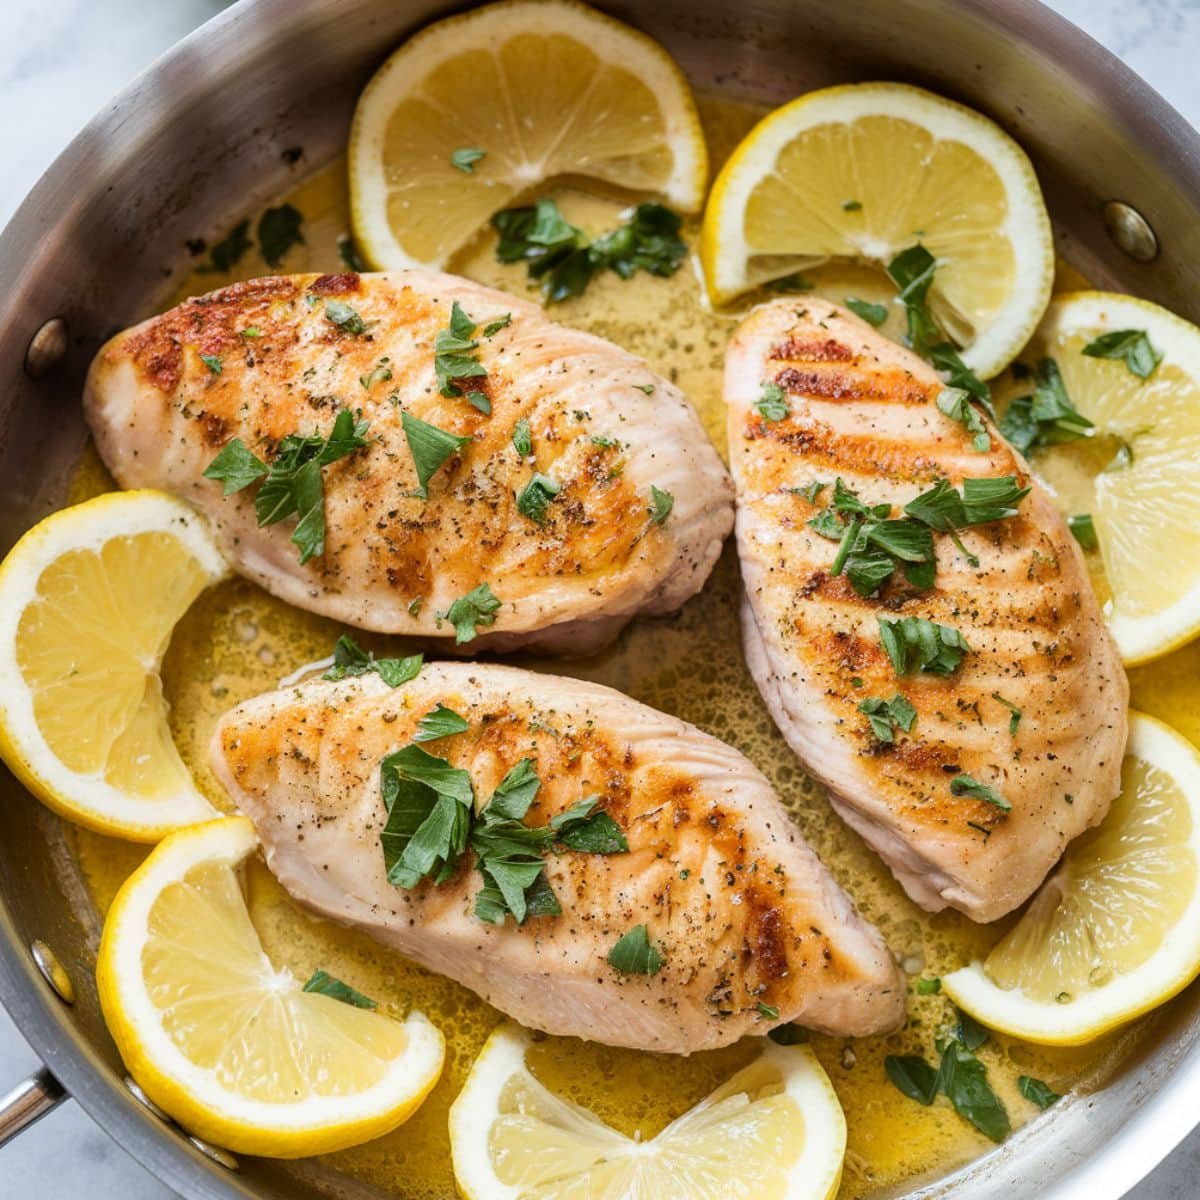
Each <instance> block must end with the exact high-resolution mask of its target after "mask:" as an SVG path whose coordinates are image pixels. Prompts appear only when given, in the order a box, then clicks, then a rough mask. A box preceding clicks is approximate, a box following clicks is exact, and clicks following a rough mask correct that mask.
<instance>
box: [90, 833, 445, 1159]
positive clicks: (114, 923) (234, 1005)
mask: <svg viewBox="0 0 1200 1200" xmlns="http://www.w3.org/2000/svg"><path fill="white" fill-rule="evenodd" d="M257 845H258V842H257V839H256V837H255V834H254V828H253V826H252V825H251V824H250V822H249V821H248V820H246V819H245V818H244V817H228V818H226V819H224V820H219V821H210V822H208V823H207V824H204V825H196V826H193V827H192V828H191V829H184V830H181V831H179V832H178V833H174V834H172V835H171V836H169V837H167V838H165V839H164V840H163V841H162V842H160V843H159V845H158V846H157V847H155V849H154V850H153V851H152V852H151V854H150V857H149V858H147V859H146V861H145V862H144V863H143V864H142V865H141V866H140V867H139V868H138V869H137V870H136V871H135V872H134V873H133V874H132V875H131V876H130V877H129V879H128V880H127V881H126V882H125V884H124V886H123V887H122V888H121V890H120V892H118V894H117V897H116V899H115V900H114V901H113V904H112V907H111V908H110V909H109V912H108V917H107V919H106V920H105V923H104V933H103V936H102V937H101V939H100V955H99V959H98V961H97V964H96V982H97V984H98V987H99V991H100V1005H101V1008H102V1009H103V1011H104V1019H105V1021H106V1022H107V1023H108V1028H109V1031H110V1032H111V1033H112V1036H113V1040H114V1041H115V1042H116V1043H117V1048H118V1049H119V1050H120V1052H121V1057H122V1058H123V1059H124V1060H125V1065H126V1066H127V1067H128V1068H129V1073H130V1074H131V1075H132V1076H133V1078H134V1079H135V1080H137V1082H138V1083H139V1084H140V1085H141V1086H142V1088H143V1089H144V1090H145V1092H146V1094H147V1095H148V1096H149V1097H150V1098H151V1099H152V1100H153V1101H154V1102H155V1103H156V1104H158V1105H159V1107H160V1108H162V1109H163V1110H164V1111H166V1112H167V1113H168V1114H170V1115H171V1116H172V1117H174V1118H175V1120H177V1121H178V1122H179V1123H180V1124H181V1125H182V1126H183V1127H184V1128H185V1129H187V1130H189V1131H190V1132H192V1133H195V1134H198V1135H199V1136H200V1137H203V1138H207V1139H209V1140H210V1141H214V1142H216V1143H218V1144H219V1145H222V1146H227V1147H229V1149H231V1150H236V1151H240V1152H242V1153H245V1154H262V1155H268V1156H270V1157H275V1158H294V1157H300V1156H302V1155H308V1154H323V1153H326V1152H327V1151H331V1150H338V1149H342V1148H344V1147H346V1146H354V1145H358V1144H359V1143H360V1142H364V1141H367V1140H368V1139H370V1138H373V1137H377V1136H379V1135H380V1134H383V1133H386V1132H387V1131H388V1130H390V1129H394V1128H395V1127H396V1126H397V1125H399V1124H400V1123H401V1122H402V1121H404V1120H405V1118H407V1117H408V1116H409V1115H410V1114H411V1113H413V1112H414V1111H415V1110H416V1108H417V1106H418V1105H419V1104H420V1103H421V1101H422V1100H423V1099H424V1098H425V1097H426V1095H428V1093H429V1091H430V1089H431V1088H432V1087H433V1085H434V1084H435V1083H436V1082H437V1080H438V1076H439V1075H440V1074H441V1071H442V1060H443V1056H444V1053H445V1044H444V1042H443V1040H442V1035H441V1034H440V1033H439V1032H438V1031H437V1029H435V1028H434V1026H433V1025H431V1024H430V1023H429V1022H428V1021H427V1020H426V1019H425V1018H424V1017H423V1016H421V1015H420V1014H418V1013H412V1014H410V1015H409V1016H408V1018H407V1019H406V1020H404V1021H394V1020H392V1019H390V1018H389V1017H385V1016H381V1015H380V1014H379V1013H376V1012H372V1011H369V1010H367V1009H364V1008H357V1007H355V1006H354V1005H352V1004H347V1003H344V1002H342V1001H341V1000H335V999H333V998H332V997H330V996H325V995H321V994H318V993H314V992H305V991H304V990H303V989H302V988H301V985H300V983H299V981H297V980H296V979H294V978H293V977H292V975H291V974H290V972H288V971H286V970H279V969H276V968H275V967H273V966H272V965H271V963H270V961H269V960H268V959H267V956H266V955H265V954H264V953H263V949H262V945H261V944H260V942H259V939H258V934H257V933H256V932H255V930H254V926H253V925H252V924H251V923H250V916H249V914H248V913H247V911H246V902H245V899H244V898H243V896H242V891H241V888H240V886H239V881H238V875H237V868H238V865H239V864H240V863H241V862H242V861H243V860H244V859H246V858H247V857H248V856H249V855H251V854H252V853H253V852H254V850H255V849H256V847H257Z"/></svg>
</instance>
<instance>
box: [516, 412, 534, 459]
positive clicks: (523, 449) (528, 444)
mask: <svg viewBox="0 0 1200 1200" xmlns="http://www.w3.org/2000/svg"><path fill="white" fill-rule="evenodd" d="M512 444H513V448H514V449H515V450H516V452H517V453H518V454H519V455H520V456H521V457H522V458H528V457H529V456H530V455H531V454H532V453H533V433H532V432H531V431H530V428H529V422H528V420H526V418H525V417H521V418H519V419H518V421H517V423H516V424H515V425H514V426H513V431H512Z"/></svg>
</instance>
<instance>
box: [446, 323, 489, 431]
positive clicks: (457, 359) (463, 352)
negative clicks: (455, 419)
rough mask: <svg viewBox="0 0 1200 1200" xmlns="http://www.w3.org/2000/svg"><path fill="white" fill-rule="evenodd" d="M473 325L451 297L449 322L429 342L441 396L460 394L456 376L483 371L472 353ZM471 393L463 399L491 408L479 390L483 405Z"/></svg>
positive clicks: (476, 376)
mask: <svg viewBox="0 0 1200 1200" xmlns="http://www.w3.org/2000/svg"><path fill="white" fill-rule="evenodd" d="M475 329H476V325H475V322H474V321H473V320H472V319H471V318H470V317H469V316H468V315H467V314H466V312H464V311H463V307H462V305H461V304H459V302H458V301H457V300H455V301H454V303H453V304H452V305H451V307H450V324H449V326H448V327H447V328H445V329H441V330H439V331H438V335H437V337H436V338H435V339H434V342H433V369H434V372H435V374H436V375H437V384H438V390H439V391H440V392H441V393H442V395H443V396H461V395H463V390H462V387H461V386H460V385H459V382H458V381H459V380H460V379H481V378H483V377H485V376H486V375H487V368H486V367H485V366H484V365H483V363H481V362H480V361H479V359H478V358H476V356H475V354H474V351H475V350H477V349H478V348H479V343H478V342H477V341H475V340H474V333H475ZM474 395H476V393H474V392H472V393H471V394H470V395H469V396H468V397H467V399H468V400H471V402H472V403H473V404H475V405H476V407H477V408H482V409H483V411H485V412H488V411H490V410H491V405H490V403H489V402H488V399H487V397H486V396H484V395H483V393H482V392H480V393H478V395H479V396H480V398H481V399H482V400H483V405H480V404H478V403H477V402H476V401H475V400H474V399H472V397H473V396H474ZM484 406H486V407H484Z"/></svg>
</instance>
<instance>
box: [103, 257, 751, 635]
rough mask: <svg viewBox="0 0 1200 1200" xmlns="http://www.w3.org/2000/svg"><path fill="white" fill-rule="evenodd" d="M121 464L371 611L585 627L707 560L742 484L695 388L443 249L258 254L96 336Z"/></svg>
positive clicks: (388, 628)
mask: <svg viewBox="0 0 1200 1200" xmlns="http://www.w3.org/2000/svg"><path fill="white" fill-rule="evenodd" d="M84 408H85V413H86V415H87V419H88V422H89V424H90V425H91V428H92V431H93V433H94V435H95V438H96V444H97V446H98V447H99V450H100V454H101V456H102V457H103V459H104V461H105V463H106V464H107V465H108V467H109V469H110V470H111V471H112V473H113V475H114V476H115V477H116V479H117V482H118V483H120V484H121V486H122V487H130V488H132V487H154V488H162V489H165V490H166V491H169V492H174V493H175V494H176V495H178V496H181V497H183V498H184V499H186V500H188V501H190V502H191V503H192V504H194V505H195V506H196V507H197V508H199V509H200V510H201V511H203V512H204V513H205V514H206V515H207V516H208V517H209V518H210V520H211V522H212V524H213V527H214V529H215V530H216V533H217V536H218V538H219V540H220V542H221V545H222V547H223V549H224V551H225V553H226V555H227V556H228V557H229V559H230V560H231V562H232V563H233V564H234V566H235V567H236V568H237V569H238V570H240V571H241V572H242V573H243V574H245V575H246V576H248V577H249V578H250V579H253V580H254V581H255V582H256V583H259V584H261V585H262V586H263V587H265V588H266V589H267V590H268V591H270V592H272V593H273V594H275V595H276V596H279V597H280V598H281V599H283V600H286V601H288V602H289V603H291V604H296V605H299V606H301V607H303V608H308V609H311V610H313V611H314V612H318V613H322V614H324V615H327V616H330V617H335V618H337V619H338V620H341V621H345V622H347V623H349V624H352V625H357V626H360V627H362V628H364V629H371V630H377V631H382V632H387V633H403V634H416V635H421V636H426V637H430V636H441V637H450V638H454V639H455V640H456V641H457V642H460V643H462V642H469V641H474V640H475V639H476V638H478V639H479V641H478V645H479V646H483V645H485V644H486V645H487V646H489V647H491V648H495V649H509V648H512V647H515V646H518V645H528V644H538V645H540V646H541V647H542V648H544V649H551V650H572V651H575V652H579V653H582V652H586V651H587V650H589V649H593V648H595V647H596V646H597V645H599V644H602V643H603V642H605V641H607V640H609V639H610V638H611V637H612V636H614V635H615V633H616V632H617V630H619V629H620V627H621V626H622V625H623V624H624V623H625V622H627V621H628V620H629V619H630V618H631V617H632V616H633V615H634V614H635V613H639V612H645V613H664V612H670V611H672V610H674V609H676V608H678V607H679V605H681V604H682V603H683V602H684V601H685V600H687V599H688V597H689V596H691V595H693V594H694V593H695V592H696V591H698V590H699V589H700V587H701V586H702V585H703V583H704V580H705V579H706V578H707V577H708V574H709V571H710V570H711V568H712V565H713V563H714V562H715V561H716V558H717V555H718V553H719V552H720V548H721V543H722V541H723V539H724V538H725V537H726V535H727V534H728V532H729V530H730V528H731V527H732V523H733V508H732V485H731V484H730V482H729V479H728V477H727V475H726V473H725V469H724V467H723V466H722V464H721V461H720V459H719V457H718V456H717V453H716V451H715V450H714V449H713V447H712V445H711V444H710V443H709V441H708V438H707V437H706V435H705V433H704V430H703V428H702V427H701V425H700V422H699V420H698V419H697V417H696V415H695V413H694V412H693V411H692V409H691V407H690V406H689V404H688V402H687V400H686V399H685V398H684V396H683V394H682V393H681V392H680V391H679V389H678V388H676V387H675V386H674V385H673V384H671V383H669V382H668V381H666V380H664V379H662V378H661V377H660V376H658V375H655V374H654V373H653V372H652V371H650V370H649V368H647V366H646V365H645V363H643V362H641V361H640V360H639V359H636V358H634V357H633V356H632V355H629V354H626V353H625V352H624V351H623V350H620V349H618V348H617V347H616V346H613V345H611V344H609V343H608V342H605V341H602V340H601V339H599V338H596V337H592V336H590V335H589V334H586V333H580V332H578V331H576V330H572V329H567V328H564V327H563V326H561V325H556V324H554V323H553V322H551V321H548V320H547V319H546V318H545V316H544V315H543V314H542V311H541V309H539V308H538V307H537V306H536V305H533V304H530V303H528V302H527V301H524V300H520V299H517V298H515V297H513V296H508V295H505V294H504V293H502V292H497V291H493V290H491V289H489V288H485V287H481V286H479V285H477V284H474V283H471V282H469V281H468V280H465V279H458V278H455V277H453V276H450V275H441V274H437V273H435V272H429V271H405V272H400V273H396V274H391V275H361V276H360V275H355V274H342V275H320V276H317V275H297V276H290V277H274V278H265V279H254V280H250V281H248V282H246V283H239V284H235V285H233V286H232V287H227V288H223V289H221V290H220V291H217V292H213V293H211V294H210V295H207V296H201V297H199V298H197V299H193V300H188V301H186V302H185V303H183V304H181V305H179V306H178V307H176V308H173V309H171V310H170V311H168V312H165V313H163V314H161V315H160V316H157V317H152V318H151V319H150V320H148V321H144V322H143V323H142V324H140V325H137V326H135V327H134V328H132V329H128V330H126V331H125V332H123V333H121V334H118V335H117V336H116V337H115V338H113V339H112V340H111V341H110V342H109V343H108V344H107V345H105V346H104V347H103V349H101V351H100V353H99V354H98V355H97V357H96V359H95V362H94V363H93V365H92V368H91V372H90V374H89V377H88V381H87V388H86V393H85V399H84Z"/></svg>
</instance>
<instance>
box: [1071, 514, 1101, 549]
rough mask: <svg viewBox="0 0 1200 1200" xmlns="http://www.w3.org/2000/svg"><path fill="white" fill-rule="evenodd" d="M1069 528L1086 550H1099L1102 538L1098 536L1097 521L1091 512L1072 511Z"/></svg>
mask: <svg viewBox="0 0 1200 1200" xmlns="http://www.w3.org/2000/svg"><path fill="white" fill-rule="evenodd" d="M1067 528H1068V529H1069V530H1070V531H1071V532H1072V533H1073V534H1074V535H1075V540H1076V541H1077V542H1078V543H1079V544H1080V545H1081V546H1082V547H1083V548H1084V549H1085V550H1099V549H1100V540H1099V538H1097V537H1096V523H1095V522H1094V521H1093V520H1092V514H1091V513H1072V514H1071V515H1070V516H1069V517H1068V518H1067Z"/></svg>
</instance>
